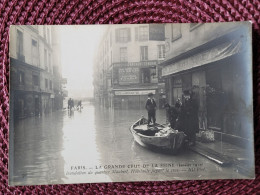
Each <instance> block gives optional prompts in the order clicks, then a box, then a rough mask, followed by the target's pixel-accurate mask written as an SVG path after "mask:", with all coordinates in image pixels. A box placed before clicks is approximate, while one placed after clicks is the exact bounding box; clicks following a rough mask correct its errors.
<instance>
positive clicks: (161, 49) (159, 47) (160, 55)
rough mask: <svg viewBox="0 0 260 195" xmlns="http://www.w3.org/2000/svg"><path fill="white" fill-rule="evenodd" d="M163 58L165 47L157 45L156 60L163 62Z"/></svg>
mask: <svg viewBox="0 0 260 195" xmlns="http://www.w3.org/2000/svg"><path fill="white" fill-rule="evenodd" d="M164 58H165V45H158V59H159V60H163V59H164Z"/></svg>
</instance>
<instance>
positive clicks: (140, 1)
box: [0, 0, 260, 194]
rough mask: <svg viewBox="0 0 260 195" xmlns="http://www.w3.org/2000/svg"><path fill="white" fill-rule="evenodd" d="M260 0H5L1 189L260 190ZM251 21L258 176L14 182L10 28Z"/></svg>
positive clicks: (0, 1)
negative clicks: (11, 170) (11, 179)
mask: <svg viewBox="0 0 260 195" xmlns="http://www.w3.org/2000/svg"><path fill="white" fill-rule="evenodd" d="M259 15H260V2H259V0H229V1H227V0H204V1H202V0H187V1H186V0H173V1H170V0H151V1H149V0H131V1H130V0H129V1H127V0H112V1H111V0H82V1H80V0H59V1H51V0H39V1H37V0H24V1H23V0H0V159H1V160H0V170H1V171H0V193H3V194H8V193H10V194H14V193H15V194H23V193H27V194H31V193H33V194H51V193H52V194H74V193H78V194H84V193H86V194H96V193H101V194H115V193H120V194H131V193H133V194H143V193H174V194H190V193H194V194H257V192H259V191H260V165H259V164H260V149H259V146H260V132H259V131H260V126H259V115H260V95H259V94H260V87H259V85H260V83H259V82H260V17H259ZM242 20H251V21H252V22H253V45H254V46H253V47H254V61H253V65H254V100H255V102H254V106H255V152H256V179H255V180H211V181H206V180H202V181H166V182H134V183H107V184H76V185H49V186H27V187H8V112H9V104H8V101H9V99H8V97H9V95H8V89H9V86H8V82H9V59H8V58H9V56H8V41H9V38H8V30H9V26H10V25H11V24H100V23H105V24H108V23H109V24H115V23H163V22H175V23H177V22H181V23H184V22H185V23H187V22H223V21H242Z"/></svg>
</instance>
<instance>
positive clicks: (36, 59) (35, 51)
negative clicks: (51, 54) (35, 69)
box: [32, 39, 39, 66]
mask: <svg viewBox="0 0 260 195" xmlns="http://www.w3.org/2000/svg"><path fill="white" fill-rule="evenodd" d="M32 64H33V65H35V66H38V65H39V50H38V42H37V41H35V40H34V39H32Z"/></svg>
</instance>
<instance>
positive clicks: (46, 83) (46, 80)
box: [45, 79, 48, 89]
mask: <svg viewBox="0 0 260 195" xmlns="http://www.w3.org/2000/svg"><path fill="white" fill-rule="evenodd" d="M45 89H48V79H45Z"/></svg>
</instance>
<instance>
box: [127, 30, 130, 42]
mask: <svg viewBox="0 0 260 195" xmlns="http://www.w3.org/2000/svg"><path fill="white" fill-rule="evenodd" d="M127 37H128V41H131V29H130V28H128V29H127Z"/></svg>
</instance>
